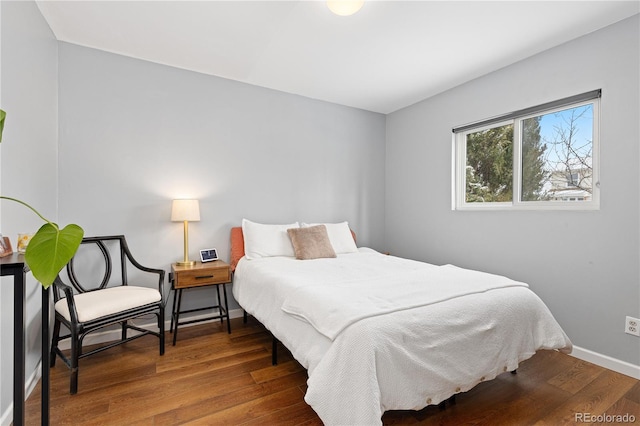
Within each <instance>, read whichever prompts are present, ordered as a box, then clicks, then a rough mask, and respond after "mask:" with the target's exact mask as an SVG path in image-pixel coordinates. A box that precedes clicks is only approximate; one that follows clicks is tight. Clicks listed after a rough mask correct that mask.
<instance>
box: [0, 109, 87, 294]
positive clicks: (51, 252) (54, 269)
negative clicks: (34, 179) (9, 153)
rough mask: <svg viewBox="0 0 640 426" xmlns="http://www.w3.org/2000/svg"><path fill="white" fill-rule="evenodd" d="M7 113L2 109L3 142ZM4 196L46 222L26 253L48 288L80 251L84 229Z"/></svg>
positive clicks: (30, 267)
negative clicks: (50, 217)
mask: <svg viewBox="0 0 640 426" xmlns="http://www.w3.org/2000/svg"><path fill="white" fill-rule="evenodd" d="M6 115H7V114H6V113H5V112H4V111H3V110H1V109H0V142H2V132H3V130H4V121H5V118H6ZM0 199H4V200H9V201H14V202H16V203H20V204H22V205H24V206H25V207H27V208H29V209H30V210H31V211H33V212H34V213H35V214H36V215H38V217H40V218H41V219H42V220H43V221H44V222H45V224H44V225H42V226H41V227H40V229H38V231H37V232H36V233H35V234H34V235H33V237H32V238H31V241H30V242H29V245H28V246H27V249H26V251H25V254H24V260H25V262H26V263H27V265H28V266H29V269H30V270H31V273H32V274H33V276H34V277H35V279H37V280H38V281H39V282H40V284H42V286H43V287H44V288H48V287H49V286H50V285H51V284H52V283H53V281H54V280H55V279H56V276H57V275H58V272H60V270H61V269H62V268H63V267H64V266H65V265H66V264H67V263H68V262H69V260H71V258H72V257H73V255H74V254H75V253H76V251H77V250H78V247H79V246H80V243H81V242H82V237H83V236H84V230H83V229H82V228H81V227H80V226H78V225H76V224H69V225H67V226H65V227H64V228H62V229H60V227H59V226H58V225H57V224H56V223H54V222H51V221H50V220H48V219H46V218H45V217H44V216H42V215H41V214H40V213H38V211H37V210H36V209H34V208H33V207H31V206H30V205H29V204H27V203H25V202H24V201H21V200H18V199H17V198H12V197H5V196H3V195H0Z"/></svg>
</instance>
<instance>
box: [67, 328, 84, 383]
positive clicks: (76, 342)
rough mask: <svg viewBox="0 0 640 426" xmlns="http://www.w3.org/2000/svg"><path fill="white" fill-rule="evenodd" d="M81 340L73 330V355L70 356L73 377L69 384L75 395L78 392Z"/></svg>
mask: <svg viewBox="0 0 640 426" xmlns="http://www.w3.org/2000/svg"><path fill="white" fill-rule="evenodd" d="M81 344H82V342H81V340H80V339H79V337H78V334H77V332H76V331H74V330H72V331H71V357H70V358H69V363H70V365H69V368H70V370H71V379H70V385H69V393H70V394H71V395H75V394H77V393H78V360H79V358H80V345H81Z"/></svg>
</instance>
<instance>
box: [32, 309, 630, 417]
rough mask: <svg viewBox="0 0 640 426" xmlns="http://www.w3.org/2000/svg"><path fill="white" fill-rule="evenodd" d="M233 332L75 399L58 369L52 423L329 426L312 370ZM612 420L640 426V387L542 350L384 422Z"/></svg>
mask: <svg viewBox="0 0 640 426" xmlns="http://www.w3.org/2000/svg"><path fill="white" fill-rule="evenodd" d="M231 324H232V334H231V335H229V334H227V332H226V327H221V326H220V323H219V322H216V323H208V324H201V325H197V326H193V327H185V328H181V329H180V334H179V337H178V343H177V345H176V346H171V344H170V342H171V339H169V338H167V342H168V344H167V347H166V353H165V355H164V356H159V355H158V350H157V339H156V338H153V337H150V336H147V337H143V338H141V339H139V340H137V341H133V342H130V343H128V344H126V345H124V346H121V347H117V348H114V349H111V350H109V351H105V352H102V353H100V354H98V355H94V356H92V357H88V358H85V359H82V360H80V374H79V377H80V379H79V391H78V394H77V395H69V370H68V369H67V367H66V366H65V365H64V364H63V363H62V362H61V361H60V360H58V361H57V364H56V367H54V368H53V369H52V370H51V424H52V425H176V424H189V425H233V424H246V425H270V424H273V425H276V424H277V425H280V424H282V425H321V424H322V422H321V421H320V419H319V418H318V416H317V415H316V414H315V412H314V411H313V409H311V407H309V406H308V405H307V404H306V403H305V402H304V399H303V398H304V393H305V390H306V380H307V374H306V371H305V370H304V369H303V368H302V367H301V366H300V365H299V364H298V363H297V362H296V361H295V360H293V359H292V357H291V355H290V354H289V353H288V352H287V351H286V350H285V349H284V348H283V347H282V346H280V349H279V364H278V365H277V366H272V365H271V337H270V334H269V333H268V332H267V331H265V330H264V328H263V327H262V326H261V325H260V324H258V323H257V322H256V321H255V320H253V319H252V318H250V319H249V323H248V324H242V320H241V319H234V320H232V322H231ZM39 386H40V385H38V386H37V387H36V389H35V390H34V391H33V392H32V394H31V396H30V397H29V399H28V401H27V407H26V410H27V412H26V423H27V424H28V425H36V424H39V423H40V411H39V410H40V388H39ZM605 413H606V414H607V415H625V414H627V415H629V416H635V422H636V424H638V423H640V382H639V381H638V380H634V379H632V378H630V377H628V376H625V375H622V374H618V373H615V372H612V371H610V370H606V369H604V368H601V367H598V366H595V365H593V364H590V363H587V362H584V361H581V360H578V359H576V358H573V357H571V356H568V355H563V354H560V353H557V352H552V351H541V352H539V353H538V354H536V355H535V356H534V357H532V358H531V359H529V360H527V361H525V362H523V363H522V364H521V365H520V367H519V369H518V374H515V375H512V374H509V373H506V374H502V375H500V376H498V377H497V378H496V379H494V380H491V381H488V382H485V383H481V384H480V385H478V386H476V387H475V388H474V389H472V390H470V391H469V392H467V393H463V394H458V395H457V397H456V403H455V404H453V405H447V407H446V409H444V410H442V409H440V408H438V407H436V406H430V407H427V408H425V409H423V410H421V411H393V412H387V413H385V415H384V416H383V422H384V424H389V425H399V424H424V425H462V424H468V425H561V424H579V423H581V422H580V421H579V420H580V417H579V416H580V415H582V416H583V417H582V419H586V417H585V416H587V415H590V416H594V417H595V416H598V415H603V414H605ZM576 416H578V417H576ZM590 420H594V419H593V418H590ZM596 420H597V419H596ZM605 420H606V419H605ZM590 424H611V422H606V421H605V422H601V423H597V422H593V421H591V422H590Z"/></svg>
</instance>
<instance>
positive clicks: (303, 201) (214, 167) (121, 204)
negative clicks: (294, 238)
mask: <svg viewBox="0 0 640 426" xmlns="http://www.w3.org/2000/svg"><path fill="white" fill-rule="evenodd" d="M59 62H60V68H59V74H60V83H59V84H60V92H59V100H60V104H59V112H60V121H59V124H60V143H59V150H60V160H59V161H60V163H59V179H60V187H59V193H60V195H59V205H60V207H59V209H60V210H59V215H60V222H61V223H69V222H74V223H78V224H80V225H81V226H83V227H84V228H85V234H86V235H107V234H120V233H122V234H125V235H126V236H127V239H128V240H129V242H130V247H131V249H132V251H133V253H134V255H136V257H137V258H138V260H140V261H141V262H142V263H143V264H145V265H148V266H154V267H159V268H164V269H166V270H169V268H170V264H171V263H172V262H175V261H176V260H179V259H181V258H182V247H183V244H182V242H183V228H182V224H181V223H175V222H170V210H171V200H172V199H173V198H180V197H195V198H198V199H199V200H200V210H201V221H200V222H193V223H191V224H190V227H189V237H190V239H189V240H190V249H191V250H190V258H192V259H194V258H197V256H198V249H201V248H211V247H216V248H217V249H218V250H219V253H220V255H221V257H222V258H223V259H228V256H229V229H230V228H231V227H232V226H239V225H240V224H241V220H242V218H243V217H246V218H248V219H251V220H254V221H258V222H264V223H288V222H291V221H296V220H298V221H342V220H348V221H349V223H350V224H351V226H352V227H353V229H354V230H355V231H356V233H357V234H358V238H359V242H360V243H361V244H363V245H368V246H373V247H382V246H383V243H382V241H383V226H384V143H385V141H384V138H385V131H384V129H385V117H384V116H383V115H381V114H376V113H372V112H367V111H363V110H357V109H353V108H348V107H343V106H339V105H335V104H329V103H326V102H320V101H315V100H311V99H308V98H303V97H300V96H294V95H290V94H286V93H282V92H277V91H274V90H269V89H263V88H259V87H255V86H251V85H247V84H242V83H237V82H234V81H230V80H225V79H221V78H217V77H211V76H206V75H203V74H198V73H195V72H190V71H185V70H180V69H176V68H171V67H167V66H163V65H158V64H153V63H150V62H145V61H141V60H136V59H131V58H127V57H123V56H119V55H114V54H110V53H106V52H102V51H98V50H94V49H89V48H84V47H79V46H77V45H72V44H67V43H60V48H59ZM199 291H200V292H208V293H207V294H210V290H206V289H205V290H191V291H189V292H187V293H185V297H186V302H187V306H188V305H189V304H193V302H194V301H196V300H197V299H198V298H199V294H198V292H199ZM234 306H237V305H235V304H234Z"/></svg>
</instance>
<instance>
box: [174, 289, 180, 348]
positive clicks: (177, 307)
mask: <svg viewBox="0 0 640 426" xmlns="http://www.w3.org/2000/svg"><path fill="white" fill-rule="evenodd" d="M176 291H177V292H178V295H177V297H178V304H177V306H176V304H175V303H174V304H173V310H174V315H175V316H176V321H175V330H173V346H175V345H176V339H177V338H178V323H179V322H180V303H181V302H182V289H178V290H176ZM174 302H175V299H174Z"/></svg>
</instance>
